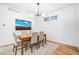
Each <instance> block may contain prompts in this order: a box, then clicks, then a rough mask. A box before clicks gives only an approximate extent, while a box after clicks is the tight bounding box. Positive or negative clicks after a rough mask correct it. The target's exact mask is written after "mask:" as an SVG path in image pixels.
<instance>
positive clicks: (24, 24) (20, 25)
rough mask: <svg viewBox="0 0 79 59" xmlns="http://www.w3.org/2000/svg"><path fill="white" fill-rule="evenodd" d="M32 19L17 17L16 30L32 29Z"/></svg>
mask: <svg viewBox="0 0 79 59" xmlns="http://www.w3.org/2000/svg"><path fill="white" fill-rule="evenodd" d="M31 25H32V23H31V21H27V20H22V19H16V26H15V27H16V30H31Z"/></svg>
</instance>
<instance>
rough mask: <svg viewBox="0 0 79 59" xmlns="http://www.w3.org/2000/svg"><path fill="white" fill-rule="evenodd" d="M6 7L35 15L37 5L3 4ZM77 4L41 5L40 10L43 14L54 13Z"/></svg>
mask: <svg viewBox="0 0 79 59" xmlns="http://www.w3.org/2000/svg"><path fill="white" fill-rule="evenodd" d="M3 4H4V5H7V6H10V7H13V8H16V9H19V10H22V11H24V12H26V13H27V14H34V13H35V10H36V3H3ZM74 4H75V3H40V6H39V9H40V12H41V13H47V14H49V13H52V12H54V11H56V10H59V9H62V8H65V7H68V6H71V5H74Z"/></svg>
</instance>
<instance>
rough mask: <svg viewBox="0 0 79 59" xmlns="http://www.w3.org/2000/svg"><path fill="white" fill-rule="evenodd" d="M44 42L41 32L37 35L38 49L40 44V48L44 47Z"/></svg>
mask: <svg viewBox="0 0 79 59" xmlns="http://www.w3.org/2000/svg"><path fill="white" fill-rule="evenodd" d="M44 41H45V37H44V32H43V31H41V32H40V33H39V40H38V44H39V48H40V46H41V44H42V46H44Z"/></svg>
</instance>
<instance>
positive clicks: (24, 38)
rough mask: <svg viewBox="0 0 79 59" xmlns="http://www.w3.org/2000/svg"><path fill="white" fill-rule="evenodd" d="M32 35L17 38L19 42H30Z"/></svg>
mask: <svg viewBox="0 0 79 59" xmlns="http://www.w3.org/2000/svg"><path fill="white" fill-rule="evenodd" d="M31 37H32V35H31V34H27V35H19V36H18V38H19V40H21V41H28V40H31Z"/></svg>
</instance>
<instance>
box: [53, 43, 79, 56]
mask: <svg viewBox="0 0 79 59" xmlns="http://www.w3.org/2000/svg"><path fill="white" fill-rule="evenodd" d="M52 54H53V55H79V50H78V48H77V47H74V46H69V45H65V44H59V45H58V47H57V48H56V49H55V51H54V52H53V53H52Z"/></svg>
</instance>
